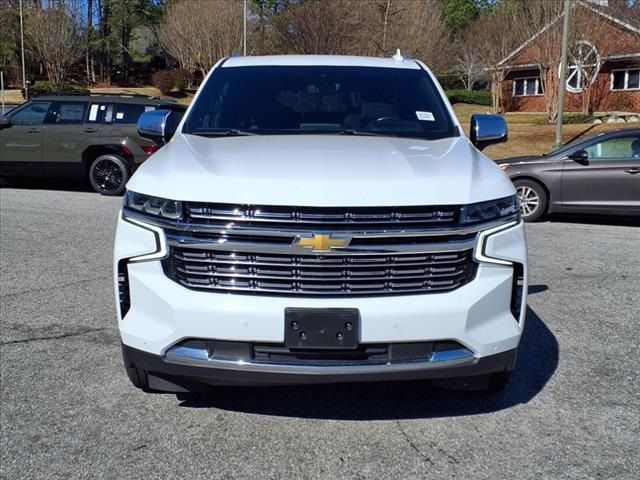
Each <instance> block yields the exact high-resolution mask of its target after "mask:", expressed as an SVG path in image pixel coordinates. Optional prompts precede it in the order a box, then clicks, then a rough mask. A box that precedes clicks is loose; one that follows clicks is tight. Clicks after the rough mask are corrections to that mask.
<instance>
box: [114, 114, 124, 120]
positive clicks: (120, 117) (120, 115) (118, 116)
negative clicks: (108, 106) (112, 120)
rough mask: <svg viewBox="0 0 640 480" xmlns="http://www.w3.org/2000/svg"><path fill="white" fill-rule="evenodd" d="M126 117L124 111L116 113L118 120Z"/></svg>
mask: <svg viewBox="0 0 640 480" xmlns="http://www.w3.org/2000/svg"><path fill="white" fill-rule="evenodd" d="M123 118H124V112H117V113H116V120H122V119H123Z"/></svg>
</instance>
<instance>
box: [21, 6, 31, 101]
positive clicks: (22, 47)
mask: <svg viewBox="0 0 640 480" xmlns="http://www.w3.org/2000/svg"><path fill="white" fill-rule="evenodd" d="M20 50H21V53H22V88H23V90H24V97H25V100H29V99H28V98H27V96H28V94H27V74H26V73H25V69H24V22H23V20H22V0H20Z"/></svg>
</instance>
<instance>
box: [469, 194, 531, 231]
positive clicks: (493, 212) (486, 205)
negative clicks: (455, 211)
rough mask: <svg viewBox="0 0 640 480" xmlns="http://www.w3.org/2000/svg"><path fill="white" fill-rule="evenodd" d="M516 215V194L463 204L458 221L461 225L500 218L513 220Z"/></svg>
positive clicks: (517, 211) (517, 212) (517, 213)
mask: <svg viewBox="0 0 640 480" xmlns="http://www.w3.org/2000/svg"><path fill="white" fill-rule="evenodd" d="M518 216H519V210H518V200H517V198H516V196H515V195H513V196H511V197H504V198H499V199H497V200H489V201H487V202H480V203H472V204H471V205H465V206H464V207H462V215H461V216H460V223H461V224H462V225H469V224H473V223H483V222H491V221H494V220H500V219H508V220H513V219H517V218H518Z"/></svg>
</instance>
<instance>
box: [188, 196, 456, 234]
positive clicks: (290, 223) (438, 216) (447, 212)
mask: <svg viewBox="0 0 640 480" xmlns="http://www.w3.org/2000/svg"><path fill="white" fill-rule="evenodd" d="M184 206H185V212H186V214H187V221H196V222H200V223H205V224H209V225H219V226H224V227H229V226H230V223H231V224H240V225H242V226H251V225H254V226H256V227H259V228H265V227H267V228H273V229H275V230H277V229H285V230H292V229H294V230H295V229H305V230H309V229H314V228H315V229H317V228H323V229H327V230H332V231H341V230H349V229H353V228H354V227H357V228H367V229H374V230H375V229H385V228H392V229H396V228H398V229H401V228H403V227H409V228H415V227H419V226H425V227H427V228H432V227H434V226H447V225H454V224H456V223H457V220H458V216H459V212H460V206H454V205H439V206H433V207H346V208H343V207H289V206H282V207H278V206H258V205H220V204H207V203H197V202H186V203H185V205H184Z"/></svg>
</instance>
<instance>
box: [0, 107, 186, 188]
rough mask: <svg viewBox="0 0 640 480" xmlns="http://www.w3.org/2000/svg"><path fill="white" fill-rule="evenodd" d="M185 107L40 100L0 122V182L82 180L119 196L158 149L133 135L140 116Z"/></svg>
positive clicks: (180, 112)
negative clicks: (8, 179) (15, 179)
mask: <svg viewBox="0 0 640 480" xmlns="http://www.w3.org/2000/svg"><path fill="white" fill-rule="evenodd" d="M155 109H165V110H166V109H169V110H173V111H175V112H177V113H178V114H179V115H181V114H182V113H184V111H185V110H186V107H185V106H184V105H179V104H177V103H175V102H169V101H165V100H159V99H152V98H148V97H144V96H118V95H100V96H93V95H92V96H75V95H67V96H42V97H37V98H35V99H33V100H31V101H29V102H27V103H25V104H24V105H21V106H20V107H18V108H16V109H14V110H12V111H11V112H9V113H8V114H7V115H6V116H5V117H3V118H2V119H1V120H0V176H1V177H16V176H22V177H49V178H73V177H75V178H86V179H88V180H89V182H90V183H91V186H92V187H93V189H94V190H95V191H96V192H99V193H102V194H104V195H119V194H121V193H122V192H123V190H124V186H125V184H126V183H127V180H128V179H129V177H130V176H131V174H132V173H133V171H135V169H136V168H137V167H138V166H139V165H140V164H141V163H142V162H144V161H145V160H146V159H147V158H148V157H149V155H151V154H152V153H153V152H154V151H156V150H157V149H158V147H159V146H158V145H156V144H154V143H152V142H151V141H149V140H147V139H144V138H142V137H140V136H139V135H138V132H137V127H136V124H137V122H138V117H140V115H142V113H144V112H146V111H149V110H155Z"/></svg>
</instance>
